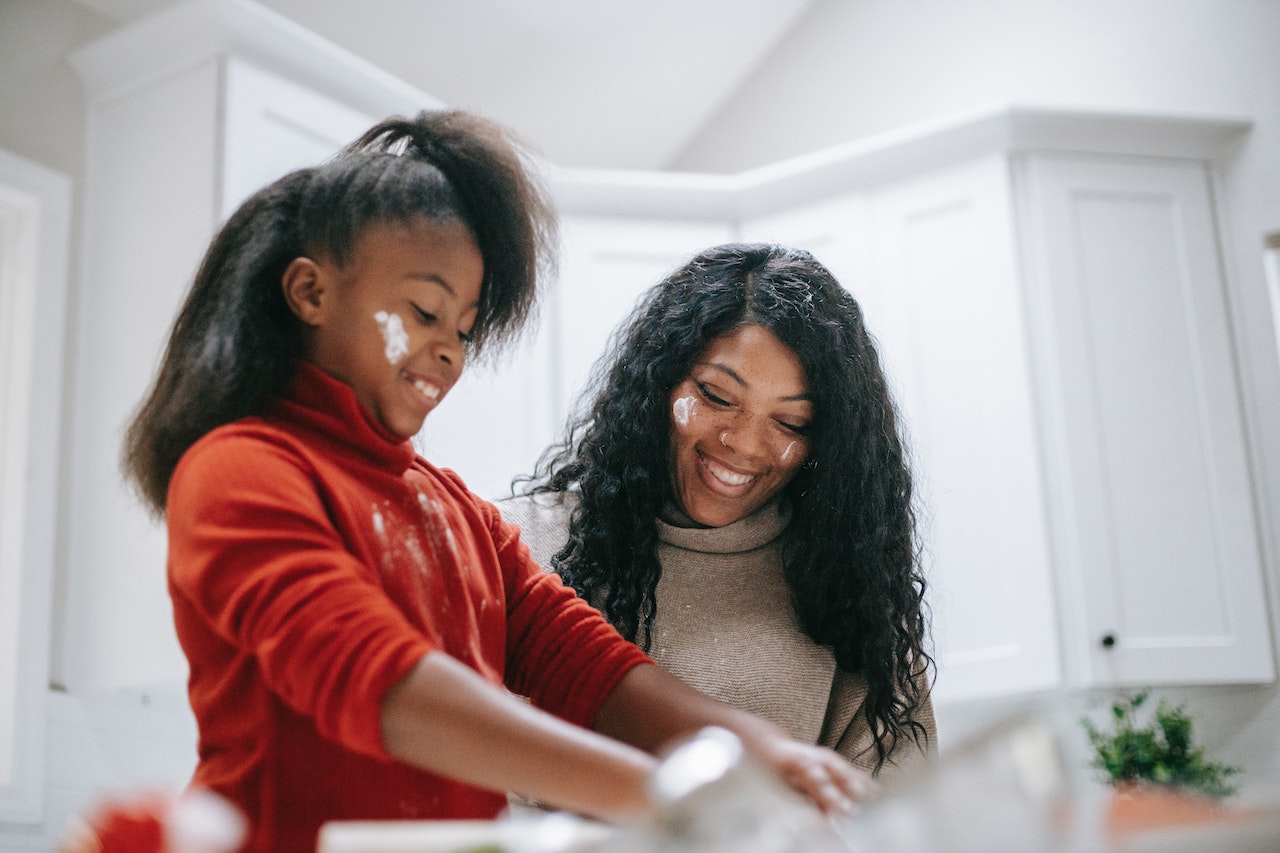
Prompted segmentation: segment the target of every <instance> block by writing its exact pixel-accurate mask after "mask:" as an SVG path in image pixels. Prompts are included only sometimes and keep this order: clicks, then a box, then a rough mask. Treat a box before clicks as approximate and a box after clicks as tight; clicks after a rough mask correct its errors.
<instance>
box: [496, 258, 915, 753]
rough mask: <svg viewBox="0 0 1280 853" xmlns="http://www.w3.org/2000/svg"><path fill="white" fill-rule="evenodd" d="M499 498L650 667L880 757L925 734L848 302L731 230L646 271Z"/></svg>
mask: <svg viewBox="0 0 1280 853" xmlns="http://www.w3.org/2000/svg"><path fill="white" fill-rule="evenodd" d="M594 389H595V390H594V392H593V393H592V396H591V398H590V400H591V401H590V405H589V407H588V408H586V409H585V410H583V411H580V412H579V413H578V414H577V415H576V416H575V418H574V419H572V420H571V423H570V426H569V430H568V433H567V437H566V440H565V441H564V443H563V444H560V445H555V446H552V447H551V448H549V449H548V451H547V452H546V453H545V454H544V455H543V457H542V459H541V460H540V462H539V464H538V468H537V471H536V472H535V474H534V476H533V477H532V478H530V480H529V481H528V482H526V483H524V484H523V485H522V487H521V491H522V492H523V493H524V494H523V495H522V496H521V497H518V498H515V499H512V500H509V501H506V502H504V503H503V504H501V506H502V509H503V512H504V514H505V515H506V516H507V518H508V519H509V520H511V521H514V522H515V523H517V524H518V525H519V526H520V527H521V528H522V530H523V535H524V537H525V539H526V541H527V542H528V543H529V546H530V548H531V549H532V550H533V553H534V556H535V557H536V558H538V559H539V560H541V561H542V562H543V565H545V566H549V567H551V568H554V569H555V570H556V571H557V572H559V573H560V574H561V575H562V577H563V578H564V579H565V580H566V581H567V582H568V583H569V584H571V585H572V586H573V587H574V588H575V589H577V590H578V592H579V593H580V594H581V595H582V596H584V597H585V598H587V599H588V600H589V601H591V602H592V603H594V604H595V605H596V606H597V607H598V608H599V609H600V610H601V611H603V612H604V614H605V615H606V616H607V617H608V618H609V620H610V621H611V622H612V623H613V624H614V625H615V626H617V628H618V629H619V630H620V631H621V632H622V634H623V635H624V636H625V637H627V638H628V639H630V640H632V641H633V642H636V643H638V644H639V645H640V646H641V647H642V648H644V649H646V650H647V651H648V652H649V653H650V655H651V656H652V657H653V658H654V659H655V660H656V661H657V662H658V663H659V664H660V665H661V666H663V667H664V668H666V669H667V670H669V671H670V672H672V673H674V674H676V675H677V676H679V677H680V678H682V679H684V680H685V681H687V682H688V683H690V684H692V685H693V686H695V687H697V688H699V689H700V690H702V691H704V692H706V693H709V694H710V695H712V696H715V697H717V698H719V699H721V700H724V701H727V702H729V703H731V704H734V705H737V706H739V707H742V708H745V709H746V710H749V711H752V712H754V713H757V714H759V715H761V716H763V717H765V718H766V719H769V720H772V721H773V722H775V723H776V724H778V725H780V726H781V727H782V728H783V729H785V730H786V731H788V732H789V733H790V734H791V735H792V736H793V737H796V738H798V739H802V740H806V741H809V742H811V743H819V744H822V745H826V746H830V747H832V748H835V749H836V750H838V751H839V752H840V753H841V754H842V755H844V756H845V757H846V758H847V759H849V760H850V761H851V762H853V763H854V764H856V765H858V766H860V767H863V768H865V769H868V770H871V771H873V772H879V771H880V770H881V769H882V768H883V767H885V766H887V765H898V766H900V765H904V764H906V763H909V762H910V761H912V760H913V759H915V758H918V757H920V756H923V755H927V754H929V753H931V752H933V751H934V750H935V749H936V746H935V744H936V728H935V724H934V719H933V709H932V705H931V703H930V700H929V683H930V682H929V673H930V670H931V669H932V666H933V661H932V659H931V658H930V656H929V654H928V653H927V651H926V649H925V644H926V633H927V629H926V620H925V607H924V601H923V597H924V590H925V582H924V579H923V577H922V576H921V573H920V569H919V560H918V550H917V540H916V532H915V516H914V513H913V508H912V488H911V474H910V472H909V470H908V467H907V463H906V458H905V452H904V449H903V443H902V439H901V437H900V435H899V426H898V420H897V415H896V413H895V409H894V405H893V402H892V400H891V398H890V395H889V391H888V388H887V385H886V382H885V377H884V374H883V372H882V370H881V367H880V361H879V357H878V355H877V352H876V348H875V345H874V342H873V341H872V339H871V337H870V335H869V334H868V332H867V330H866V327H865V326H864V324H863V321H862V312H861V309H860V308H859V306H858V303H857V302H856V301H855V300H854V299H853V297H852V296H850V295H849V294H848V293H847V292H846V291H845V290H844V289H843V288H842V287H841V286H840V284H839V283H838V282H837V281H836V280H835V278H834V277H833V276H832V275H831V273H830V272H829V271H828V270H827V269H826V268H825V267H823V266H822V264H820V263H819V262H818V261H817V260H815V259H814V258H813V256H812V255H810V254H809V253H807V252H804V251H799V250H795V249H786V248H782V247H778V246H770V245H755V244H731V245H725V246H719V247H715V248H712V249H709V250H707V251H704V252H702V253H701V254H699V255H697V256H696V257H694V258H693V259H692V260H690V261H689V262H688V263H687V264H685V265H684V266H683V267H681V268H680V269H678V270H676V271H675V272H674V273H672V274H671V275H670V276H669V277H668V278H667V279H665V280H664V281H662V282H661V283H659V284H658V285H657V286H656V287H655V288H653V289H652V290H651V291H650V292H649V293H648V294H647V296H646V298H645V299H644V300H642V302H641V304H640V305H639V306H638V307H637V308H636V309H635V311H634V312H633V314H632V316H631V318H630V320H629V322H628V323H627V324H626V325H625V326H624V327H623V328H622V329H621V330H620V331H619V332H618V334H617V336H616V337H615V340H614V343H613V348H612V352H611V353H610V354H609V356H608V357H607V358H605V359H603V360H602V361H601V362H600V363H599V365H597V372H596V375H595V380H594Z"/></svg>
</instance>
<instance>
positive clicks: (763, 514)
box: [657, 496, 791, 554]
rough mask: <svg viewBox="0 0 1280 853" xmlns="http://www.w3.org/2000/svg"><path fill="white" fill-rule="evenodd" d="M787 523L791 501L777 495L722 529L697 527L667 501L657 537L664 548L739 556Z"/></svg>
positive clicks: (767, 540)
mask: <svg viewBox="0 0 1280 853" xmlns="http://www.w3.org/2000/svg"><path fill="white" fill-rule="evenodd" d="M790 523H791V502H790V501H788V500H787V499H786V498H785V497H783V496H779V497H777V498H775V499H774V500H772V501H770V502H768V503H766V504H765V505H764V506H762V507H760V509H758V510H756V511H755V512H753V513H752V514H751V515H748V516H747V517H746V518H741V519H739V520H737V521H735V522H733V523H732V524H726V525H725V526H724V527H700V526H698V524H697V522H695V521H694V520H693V519H691V518H689V517H688V516H687V515H685V514H684V512H683V511H682V510H681V509H680V508H679V507H677V506H675V505H674V504H672V503H670V502H668V503H667V504H666V505H665V506H663V508H662V513H661V515H660V517H659V518H658V521H657V525H658V538H659V539H661V540H662V541H663V542H665V543H667V544H668V545H674V546H675V547H677V548H683V549H685V550H686V551H700V552H702V553H705V554H740V553H743V552H745V551H754V550H755V549H757V548H762V547H764V546H765V545H768V544H769V543H770V542H772V541H774V540H775V539H777V538H778V537H779V536H781V535H782V531H784V530H786V529H787V525H788V524H790Z"/></svg>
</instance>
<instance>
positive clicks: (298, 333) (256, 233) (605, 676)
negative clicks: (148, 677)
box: [124, 112, 865, 853]
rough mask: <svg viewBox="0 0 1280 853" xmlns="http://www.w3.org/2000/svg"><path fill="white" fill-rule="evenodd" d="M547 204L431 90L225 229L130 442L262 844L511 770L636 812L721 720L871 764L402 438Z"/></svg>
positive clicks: (540, 228) (761, 743) (832, 763)
mask: <svg viewBox="0 0 1280 853" xmlns="http://www.w3.org/2000/svg"><path fill="white" fill-rule="evenodd" d="M552 232H553V220H552V216H551V212H550V209H549V207H548V205H547V204H546V202H545V201H544V199H543V197H542V195H541V194H540V193H539V191H538V190H537V188H536V187H535V185H534V184H533V182H532V181H531V180H530V177H529V176H528V174H527V173H526V171H525V168H524V165H523V162H522V159H521V155H520V152H519V151H518V149H517V148H515V147H514V146H513V144H512V143H511V142H510V141H509V140H508V139H507V138H506V137H505V136H504V134H503V133H502V132H501V131H500V130H499V129H498V128H496V127H494V126H493V125H491V124H489V123H487V122H484V121H481V120H480V119H477V118H475V117H473V116H469V115H466V114H464V113H459V112H440V113H433V114H426V113H424V114H422V115H419V116H418V117H417V118H416V119H414V120H411V121H410V120H403V119H392V120H389V121H386V122H383V123H381V124H379V125H378V126H376V127H374V128H373V129H371V130H370V131H369V132H368V133H367V134H365V135H364V136H363V137H362V138H361V139H359V140H358V141H356V142H355V143H353V145H352V146H350V147H349V148H348V149H347V150H346V151H345V152H343V153H342V154H341V155H340V156H338V157H337V158H335V159H334V160H333V161H331V162H329V163H327V164H325V165H322V166H319V167H316V168H312V169H304V170H301V171H298V172H294V173H292V174H289V175H286V176H285V177H283V178H281V179H280V180H279V181H277V182H275V183H274V184H271V185H270V186H268V187H266V188H265V189H263V190H261V191H260V192H258V193H257V194H256V195H254V196H253V197H252V198H250V199H249V200H248V201H247V202H245V204H244V205H243V206H242V207H241V208H240V209H239V210H238V211H237V212H236V213H235V214H234V215H233V216H232V217H231V218H230V220H229V221H228V222H227V224H226V225H225V226H224V227H223V229H222V230H221V232H220V233H219V234H218V235H217V236H216V237H215V238H214V240H213V242H212V245H211V246H210V248H209V251H208V253H207V255H206V257H205V259H204V262H203V264H202V266H201V268H200V270H199V272H198V273H197V276H196V280H195V283H194V285H193V287H192V290H191V293H190V294H189V296H188V297H187V300H186V302H185V304H184V306H183V308H182V310H181V312H180V313H179V316H178V318H177V321H176V324H175V327H174V329H173V332H172V336H171V338H170V341H169V344H168V347H167V350H166V352H165V355H164V359H163V363H162V365H161V368H160V371H159V374H158V376H157V378H156V381H155V385H154V387H153V388H152V389H151V391H150V393H149V396H148V397H147V398H146V400H145V402H144V403H143V405H142V407H141V409H140V411H139V413H138V415H137V417H136V420H135V421H134V422H133V424H132V425H131V427H130V429H129V432H128V435H127V439H126V446H125V455H124V463H125V468H126V471H127V473H128V474H129V475H130V476H131V477H132V479H133V481H134V482H135V483H136V485H137V486H138V488H139V490H140V491H141V493H142V495H143V497H144V498H145V499H146V501H147V502H148V504H149V505H150V507H151V508H152V509H153V510H154V511H155V512H156V513H158V514H163V515H164V517H165V519H166V522H167V526H168V533H169V558H168V577H169V589H170V594H171V597H172V600H173V607H174V619H175V623H176V626H177V632H178V637H179V640H180V642H181V643H182V646H183V649H184V651H185V653H186V655H187V658H188V660H189V663H190V670H191V672H190V682H189V695H190V699H191V703H192V707H193V709H194V711H195V715H196V719H197V722H198V725H199V731H200V745H199V764H198V766H197V769H196V772H195V778H194V780H193V781H194V783H195V784H197V785H199V786H202V787H205V788H209V789H211V790H212V791H214V792H215V793H217V794H220V795H222V796H223V797H225V798H227V799H228V800H230V801H231V802H232V803H233V804H235V805H237V806H238V807H239V808H240V809H242V810H243V811H244V812H245V813H246V815H247V816H248V818H249V825H250V829H249V839H248V842H247V847H246V849H247V850H249V851H272V853H289V851H312V850H314V849H315V845H316V837H317V832H318V830H319V827H320V825H321V823H322V822H324V821H326V820H334V819H348V820H351V819H386V818H417V819H423V818H489V817H493V816H495V815H497V814H498V812H499V811H500V810H501V809H502V807H503V805H504V803H505V802H506V800H505V796H504V794H503V793H501V792H503V791H506V790H513V791H516V792H518V793H520V794H523V795H525V796H529V797H533V798H535V799H538V800H540V801H543V802H547V803H550V804H553V805H556V806H560V807H564V808H569V809H574V810H577V811H581V812H585V813H587V814H591V815H595V816H598V817H602V818H622V817H626V816H628V815H634V814H636V813H639V812H642V811H643V810H645V809H646V808H647V807H648V801H647V795H646V785H647V783H648V779H649V777H650V775H651V774H652V772H653V770H654V767H655V764H654V759H653V758H652V757H651V755H650V754H649V753H651V752H652V751H653V750H655V749H657V748H658V747H659V746H661V745H662V744H663V743H664V742H666V741H668V740H669V739H671V738H672V737H676V736H679V735H682V734H686V733H691V732H692V731H694V730H696V729H697V728H700V727H702V726H704V725H708V724H718V725H722V726H725V727H727V728H730V729H732V730H733V731H735V732H737V733H738V734H739V735H740V736H741V737H742V738H743V739H744V741H745V742H746V743H747V745H748V748H750V749H752V750H754V751H755V753H756V754H757V755H758V756H759V757H760V758H761V759H762V760H763V761H764V762H765V763H766V764H767V765H768V766H770V767H772V768H774V769H775V770H776V771H777V772H778V773H780V774H781V775H782V776H783V777H784V778H786V779H787V780H788V781H790V782H791V784H792V785H793V786H795V787H796V788H797V789H799V790H801V791H803V792H804V793H807V794H808V795H809V796H810V797H812V798H813V799H814V801H815V802H816V803H817V804H818V805H819V806H821V807H823V808H824V809H826V810H835V809H839V808H842V807H845V806H847V804H848V799H849V798H850V797H856V796H857V795H859V794H860V793H861V792H862V791H863V788H862V785H863V784H865V780H864V779H862V778H861V777H858V776H856V775H854V774H853V773H851V772H849V771H848V770H847V769H846V767H845V766H844V765H843V763H842V762H840V761H839V759H838V757H837V756H835V754H834V753H832V752H829V751H824V750H819V749H816V748H813V747H810V746H807V745H802V744H799V743H796V742H793V741H790V740H789V739H787V738H786V737H785V736H783V735H782V734H781V732H780V731H779V730H777V729H776V728H774V727H773V726H771V725H769V724H767V723H765V722H764V721H762V720H759V719H757V718H753V717H751V716H749V715H747V714H744V713H741V712H739V711H736V710H733V709H730V708H729V707H727V706H723V705H720V704H718V703H715V702H713V701H712V700H709V699H707V698H705V697H703V696H701V695H700V694H698V693H696V692H694V691H692V690H690V689H688V688H684V687H682V685H681V684H680V683H679V682H677V681H675V680H674V679H672V678H670V677H669V676H666V675H665V674H663V673H662V672H661V671H660V670H659V669H658V668H657V667H655V666H652V665H651V662H650V661H649V660H648V658H647V657H646V656H645V655H644V654H643V653H642V652H640V651H639V650H638V649H637V648H635V647H634V646H632V645H631V644H629V643H627V642H626V641H624V640H623V639H622V638H621V637H620V636H619V635H618V634H617V633H616V631H614V630H613V628H612V627H610V626H609V625H608V623H607V622H605V621H604V620H603V619H602V618H601V617H600V616H599V614H598V613H596V612H595V611H594V610H593V609H591V608H590V607H589V606H588V605H587V604H586V603H585V602H584V601H582V600H581V599H579V598H577V597H576V596H575V595H574V593H573V591H572V590H570V589H568V588H566V587H564V586H563V585H562V584H561V583H560V581H559V579H558V578H557V577H556V576H555V575H554V574H550V573H544V572H543V571H541V569H540V568H539V567H538V565H537V564H536V563H534V562H533V560H532V559H531V557H530V555H529V552H528V549H527V548H526V547H525V546H524V544H522V542H521V541H520V538H519V534H518V530H517V529H516V528H515V527H513V526H510V525H508V524H506V523H504V522H503V521H502V520H501V519H500V517H499V515H498V512H497V511H496V510H495V509H494V508H493V506H492V505H490V504H488V503H485V502H483V501H481V500H479V499H477V498H476V497H475V496H474V495H472V494H471V493H470V492H469V491H468V490H467V489H466V487H465V486H464V485H463V484H462V483H461V482H460V481H459V479H458V478H457V477H456V476H455V475H454V474H453V473H452V472H449V471H446V470H441V469H438V468H436V467H434V466H432V465H431V464H430V463H428V462H427V461H426V460H424V459H422V458H420V457H418V456H416V455H415V453H414V451H413V449H412V445H411V443H410V441H409V440H410V439H411V438H412V437H413V436H414V435H415V434H417V433H418V431H419V430H420V428H421V427H422V424H423V421H424V419H425V418H426V417H427V416H428V414H429V413H430V412H431V411H432V410H433V409H434V408H435V407H436V406H437V405H439V404H440V402H441V400H443V399H444V397H445V395H446V394H448V392H449V389H450V388H451V387H452V386H453V385H454V383H455V382H457V380H458V377H459V375H460V373H461V371H462V369H463V365H464V363H465V362H466V360H467V359H468V358H470V357H472V356H474V355H476V354H478V353H481V352H483V351H485V350H487V349H488V348H489V347H491V346H493V345H495V344H501V343H503V342H504V341H506V340H508V339H510V338H511V337H512V336H513V335H514V334H516V333H517V332H518V330H519V328H520V326H521V324H522V322H523V321H524V320H525V318H526V316H527V315H528V313H529V310H530V307H531V305H532V303H533V301H534V294H535V283H536V281H537V278H538V275H539V272H540V269H545V264H544V263H543V261H544V260H545V258H546V257H547V251H548V248H549V247H550V245H551V237H552ZM504 685H505V686H506V687H507V688H509V689H510V691H512V692H514V693H518V694H522V695H525V696H528V697H530V699H531V700H532V705H526V704H525V703H522V702H520V701H519V700H518V699H516V698H514V697H513V696H512V695H510V693H508V692H507V691H506V690H504V689H503V686H504ZM539 709H543V710H539ZM546 712H550V713H546ZM575 724H576V725H575ZM590 729H594V731H591V730H590Z"/></svg>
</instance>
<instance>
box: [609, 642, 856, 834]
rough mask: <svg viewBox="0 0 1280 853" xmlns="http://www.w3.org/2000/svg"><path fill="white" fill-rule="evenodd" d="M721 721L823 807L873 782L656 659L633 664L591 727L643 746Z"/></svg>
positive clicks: (836, 805) (848, 800) (842, 808)
mask: <svg viewBox="0 0 1280 853" xmlns="http://www.w3.org/2000/svg"><path fill="white" fill-rule="evenodd" d="M713 725H714V726H722V727H723V728H726V729H728V730H729V731H731V732H733V733H734V734H736V735H737V736H738V737H739V738H741V739H742V742H743V744H744V746H745V747H746V748H747V750H748V751H749V752H750V753H751V754H752V755H754V756H755V758H756V759H757V760H758V761H760V762H761V763H762V764H764V765H765V766H766V767H769V768H770V769H772V770H773V772H775V773H777V774H778V775H779V776H781V777H782V778H783V779H784V780H786V782H787V783H788V784H789V785H791V787H792V788H794V789H796V790H797V791H799V792H800V793H802V794H804V795H805V796H807V797H809V799H811V800H813V802H814V803H816V804H817V805H818V807H819V808H820V809H822V810H823V811H824V812H826V813H827V814H839V813H844V812H848V811H850V810H852V808H853V804H854V803H855V802H857V801H858V800H860V799H862V798H864V797H865V796H867V795H868V794H870V793H871V792H872V791H873V790H874V789H875V782H874V781H872V779H871V776H870V775H869V774H868V773H866V772H865V771H863V770H859V769H858V768H856V767H854V766H853V765H851V764H850V763H849V762H848V761H846V760H845V759H844V758H842V757H840V755H839V754H838V753H836V752H835V751H833V750H830V749H827V748H826V747H821V746H813V745H812V744H806V743H800V742H799V741H796V740H793V739H791V738H789V737H787V735H786V734H784V733H783V732H782V731H781V730H780V729H778V728H777V727H776V726H774V725H773V724H772V723H770V722H768V721H767V720H763V719H761V718H760V717H757V716H755V715H753V714H750V713H748V712H746V711H743V710H740V709H738V708H734V707H732V706H730V705H726V704H724V703H722V702H718V701H716V700H715V699H712V698H711V697H709V696H705V695H703V694H702V693H699V692H698V691H697V690H695V689H693V688H692V687H690V686H689V685H687V684H685V683H684V682H683V681H681V680H680V679H678V678H676V677H675V676H673V675H671V674H669V673H667V672H664V671H663V670H661V669H659V668H658V667H656V666H637V667H635V668H634V669H632V670H630V671H629V672H628V673H627V674H626V675H624V676H623V677H622V680H621V681H619V682H618V685H617V686H616V687H615V688H614V689H613V692H612V693H610V694H609V696H608V698H607V699H605V701H604V704H603V705H601V706H600V712H599V713H598V714H597V715H596V722H595V730H596V731H597V732H600V733H601V734H605V735H609V736H610V737H612V738H617V739H618V740H621V741H624V742H625V743H629V744H631V745H633V746H637V747H639V748H640V749H643V750H645V751H646V752H653V751H655V750H658V749H660V748H662V747H663V746H664V745H666V744H668V743H670V742H671V741H673V740H674V739H676V738H679V737H682V736H688V735H691V734H693V733H694V732H696V731H697V730H699V729H701V728H703V727H704V726H713Z"/></svg>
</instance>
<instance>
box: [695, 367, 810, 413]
mask: <svg viewBox="0 0 1280 853" xmlns="http://www.w3.org/2000/svg"><path fill="white" fill-rule="evenodd" d="M695 367H710V368H711V369H713V370H719V371H720V372H721V373H724V374H726V375H727V376H729V378H731V379H733V381H734V382H737V383H738V384H739V385H741V386H742V387H743V388H746V387H747V380H745V379H743V378H742V377H741V376H739V375H738V374H737V371H735V370H734V369H733V368H732V367H729V366H728V365H724V364H720V363H719V362H718V361H703V362H699V363H698V364H697V365H695ZM778 399H779V400H781V401H782V402H784V403H793V402H802V403H812V402H813V395H812V394H810V393H809V392H807V391H805V392H803V393H800V394H792V395H791V396H789V397H779V398H778Z"/></svg>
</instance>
